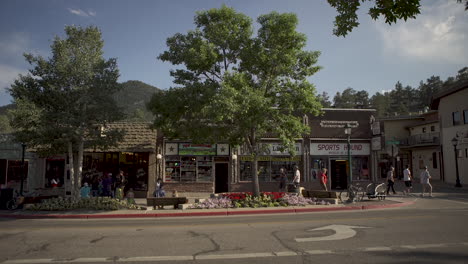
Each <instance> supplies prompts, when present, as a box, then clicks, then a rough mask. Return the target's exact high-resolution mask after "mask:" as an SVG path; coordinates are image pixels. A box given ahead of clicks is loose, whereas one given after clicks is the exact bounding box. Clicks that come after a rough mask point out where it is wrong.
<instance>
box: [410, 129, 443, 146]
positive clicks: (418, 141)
mask: <svg viewBox="0 0 468 264" xmlns="http://www.w3.org/2000/svg"><path fill="white" fill-rule="evenodd" d="M408 143H409V145H410V146H414V145H439V144H440V133H439V132H434V133H425V134H419V135H414V136H410V137H409V138H408Z"/></svg>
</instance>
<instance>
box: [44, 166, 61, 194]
mask: <svg viewBox="0 0 468 264" xmlns="http://www.w3.org/2000/svg"><path fill="white" fill-rule="evenodd" d="M64 175H65V160H64V159H47V160H46V172H45V187H46V188H52V187H62V186H63V183H64Z"/></svg>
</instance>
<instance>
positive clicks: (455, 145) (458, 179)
mask: <svg viewBox="0 0 468 264" xmlns="http://www.w3.org/2000/svg"><path fill="white" fill-rule="evenodd" d="M452 145H453V150H454V151H455V170H456V172H457V183H456V184H455V187H462V185H461V184H460V177H459V175H458V153H457V145H458V139H457V138H456V137H454V138H453V139H452Z"/></svg>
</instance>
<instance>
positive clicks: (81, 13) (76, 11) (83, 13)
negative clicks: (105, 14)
mask: <svg viewBox="0 0 468 264" xmlns="http://www.w3.org/2000/svg"><path fill="white" fill-rule="evenodd" d="M68 11H69V12H70V13H72V14H74V15H77V16H82V17H90V16H92V17H95V16H96V11H94V10H88V12H86V11H83V10H81V9H73V8H68Z"/></svg>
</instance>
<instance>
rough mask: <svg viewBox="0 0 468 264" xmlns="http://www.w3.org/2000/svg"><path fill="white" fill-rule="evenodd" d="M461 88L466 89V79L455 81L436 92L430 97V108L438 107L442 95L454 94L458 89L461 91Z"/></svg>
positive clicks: (467, 82) (467, 81)
mask: <svg viewBox="0 0 468 264" xmlns="http://www.w3.org/2000/svg"><path fill="white" fill-rule="evenodd" d="M463 89H468V80H464V81H461V82H457V83H455V84H453V85H452V86H450V87H449V88H447V89H444V90H442V91H440V92H438V93H436V94H435V95H434V96H432V98H431V109H434V110H437V109H439V102H440V99H442V98H443V97H446V96H449V95H451V94H454V93H456V92H458V91H461V90H463Z"/></svg>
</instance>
